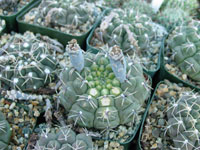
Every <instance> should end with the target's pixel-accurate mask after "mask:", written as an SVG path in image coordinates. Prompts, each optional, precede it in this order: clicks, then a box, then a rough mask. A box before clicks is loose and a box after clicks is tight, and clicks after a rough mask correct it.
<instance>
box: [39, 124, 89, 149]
mask: <svg viewBox="0 0 200 150" xmlns="http://www.w3.org/2000/svg"><path fill="white" fill-rule="evenodd" d="M92 148H93V143H92V138H91V137H89V136H87V135H86V134H84V133H82V134H78V135H76V133H75V132H74V131H73V130H72V129H70V128H69V127H60V128H59V129H58V130H56V129H54V128H51V129H50V130H49V129H47V130H46V131H45V132H44V131H43V133H42V134H41V136H40V139H39V140H38V141H37V143H36V146H35V150H50V149H51V150H92Z"/></svg>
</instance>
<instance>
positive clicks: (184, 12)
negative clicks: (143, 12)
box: [156, 0, 198, 30]
mask: <svg viewBox="0 0 200 150" xmlns="http://www.w3.org/2000/svg"><path fill="white" fill-rule="evenodd" d="M197 8H198V2H197V0H165V1H164V3H163V5H162V7H161V12H160V13H158V15H157V18H156V20H157V22H158V23H160V24H162V25H164V26H165V27H166V28H167V29H168V30H171V29H172V28H174V27H176V26H178V25H183V24H185V23H186V22H188V21H191V20H192V17H193V16H195V15H196V12H197Z"/></svg>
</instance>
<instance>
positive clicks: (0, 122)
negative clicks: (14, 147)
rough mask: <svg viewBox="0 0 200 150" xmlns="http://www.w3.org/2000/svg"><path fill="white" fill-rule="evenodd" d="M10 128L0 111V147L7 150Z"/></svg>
mask: <svg viewBox="0 0 200 150" xmlns="http://www.w3.org/2000/svg"><path fill="white" fill-rule="evenodd" d="M10 137H11V130H10V125H9V123H8V122H7V121H6V119H5V117H4V115H3V113H2V112H0V148H1V149H3V150H4V149H5V150H7V148H8V144H9V142H10Z"/></svg>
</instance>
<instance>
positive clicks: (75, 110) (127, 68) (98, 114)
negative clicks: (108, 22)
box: [60, 40, 150, 129]
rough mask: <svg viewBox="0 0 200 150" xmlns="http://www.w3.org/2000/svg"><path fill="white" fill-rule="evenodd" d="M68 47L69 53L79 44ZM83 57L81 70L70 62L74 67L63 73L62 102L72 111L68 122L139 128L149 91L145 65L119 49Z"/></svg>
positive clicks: (80, 124) (85, 125)
mask: <svg viewBox="0 0 200 150" xmlns="http://www.w3.org/2000/svg"><path fill="white" fill-rule="evenodd" d="M73 42H76V41H75V40H73ZM71 43H72V41H70V42H69V45H71ZM69 45H68V46H67V49H68V48H69V47H70V48H71V50H70V51H73V50H74V49H76V48H77V46H76V43H74V44H73V45H74V47H71V46H69ZM76 50H77V51H81V49H80V48H78V49H76ZM68 51H69V50H68ZM83 57H84V61H83V63H84V67H83V68H82V69H81V70H77V69H76V66H73V63H71V65H72V66H71V67H69V68H67V69H65V70H64V71H63V72H62V73H61V80H62V82H63V88H62V90H61V92H60V101H61V104H62V105H63V106H64V108H65V109H66V111H67V112H69V114H68V120H72V121H74V124H75V125H77V124H78V125H79V126H83V127H88V128H92V127H94V128H96V129H106V128H115V127H117V126H118V125H128V124H129V125H130V124H133V125H137V123H138V120H139V119H138V118H139V116H141V112H142V111H143V105H144V103H145V100H146V99H147V98H148V96H149V90H150V89H149V85H148V84H147V82H146V79H145V77H144V75H143V70H142V66H141V65H140V64H139V63H137V61H133V60H130V59H129V58H125V57H124V55H123V53H122V51H121V49H120V48H119V47H118V46H114V47H112V48H110V51H109V52H108V53H106V54H105V53H103V52H99V53H98V54H96V55H95V54H91V53H89V52H87V53H85V54H83ZM71 61H74V60H71ZM124 116H126V117H124Z"/></svg>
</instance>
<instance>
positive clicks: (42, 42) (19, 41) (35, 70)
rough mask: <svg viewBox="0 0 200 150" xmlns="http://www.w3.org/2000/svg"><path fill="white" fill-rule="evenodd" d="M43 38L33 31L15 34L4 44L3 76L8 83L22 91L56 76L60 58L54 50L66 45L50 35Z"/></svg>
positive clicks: (3, 80)
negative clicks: (35, 34)
mask: <svg viewBox="0 0 200 150" xmlns="http://www.w3.org/2000/svg"><path fill="white" fill-rule="evenodd" d="M39 38H41V39H38V38H37V37H36V36H34V35H33V34H31V33H30V32H26V33H25V34H24V35H20V34H15V35H13V36H12V37H11V38H10V39H9V41H8V42H7V44H6V45H5V46H4V47H2V53H3V55H2V56H0V62H1V65H0V80H1V81H2V82H3V83H4V84H5V85H7V86H9V87H11V88H12V89H17V90H20V91H24V90H36V89H39V88H41V87H44V86H45V85H46V84H48V83H50V82H51V81H52V80H53V79H54V78H55V75H56V74H55V69H56V67H57V61H56V57H55V53H54V54H53V51H54V52H55V50H56V49H58V50H59V51H60V50H62V48H63V47H62V45H61V44H60V43H58V42H57V41H55V40H52V39H50V38H48V37H45V36H41V37H39ZM51 50H53V51H52V52H51Z"/></svg>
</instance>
